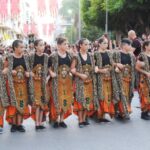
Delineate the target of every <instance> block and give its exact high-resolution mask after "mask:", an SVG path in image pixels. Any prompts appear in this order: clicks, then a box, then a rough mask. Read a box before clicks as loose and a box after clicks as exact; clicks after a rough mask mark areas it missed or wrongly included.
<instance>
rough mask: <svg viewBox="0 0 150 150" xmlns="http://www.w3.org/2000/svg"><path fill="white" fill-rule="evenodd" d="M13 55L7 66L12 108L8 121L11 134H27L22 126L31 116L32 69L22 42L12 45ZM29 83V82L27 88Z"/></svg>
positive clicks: (8, 109) (9, 57) (7, 116)
mask: <svg viewBox="0 0 150 150" xmlns="http://www.w3.org/2000/svg"><path fill="white" fill-rule="evenodd" d="M12 47H13V51H14V52H13V54H10V55H9V56H8V57H7V58H6V62H5V63H6V66H7V67H8V69H9V72H8V74H7V77H8V86H7V88H8V92H9V97H10V106H9V107H8V108H7V114H6V119H7V121H8V122H9V123H10V124H12V127H11V132H16V131H19V132H25V128H24V127H23V126H22V123H23V119H27V118H28V117H29V116H30V111H29V107H28V102H29V96H30V95H29V93H30V94H31V93H32V92H28V90H29V91H30V90H31V89H32V87H30V85H31V84H30V81H29V80H28V79H29V76H30V73H29V72H30V67H29V58H28V57H27V56H26V55H23V50H24V45H23V42H22V41H21V40H15V41H14V42H13V44H12ZM27 81H29V83H28V85H29V87H27Z"/></svg>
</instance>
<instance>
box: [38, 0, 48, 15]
mask: <svg viewBox="0 0 150 150" xmlns="http://www.w3.org/2000/svg"><path fill="white" fill-rule="evenodd" d="M37 4H38V12H39V14H40V15H42V14H44V13H45V11H46V5H45V0H37Z"/></svg>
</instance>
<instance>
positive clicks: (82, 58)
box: [71, 38, 97, 128]
mask: <svg viewBox="0 0 150 150" xmlns="http://www.w3.org/2000/svg"><path fill="white" fill-rule="evenodd" d="M78 45H79V53H78V54H77V55H76V56H75V57H74V59H73V62H72V66H71V71H72V73H73V74H74V76H75V87H76V88H75V102H74V112H75V113H77V114H78V118H79V127H80V128H83V127H84V126H85V125H89V122H88V121H87V120H86V118H87V117H88V116H89V115H92V113H93V112H94V110H95V109H96V106H97V94H96V77H95V74H94V69H95V63H94V56H93V55H91V54H90V53H88V52H87V51H88V46H89V41H88V40H87V39H84V38H83V39H81V40H79V43H78Z"/></svg>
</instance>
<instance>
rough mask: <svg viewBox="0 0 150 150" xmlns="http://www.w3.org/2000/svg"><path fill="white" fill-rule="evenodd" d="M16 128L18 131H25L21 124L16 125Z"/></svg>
mask: <svg viewBox="0 0 150 150" xmlns="http://www.w3.org/2000/svg"><path fill="white" fill-rule="evenodd" d="M17 130H18V131H19V132H25V131H26V130H25V128H24V127H23V126H22V125H19V126H18V127H17Z"/></svg>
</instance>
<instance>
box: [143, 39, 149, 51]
mask: <svg viewBox="0 0 150 150" xmlns="http://www.w3.org/2000/svg"><path fill="white" fill-rule="evenodd" d="M148 45H150V40H146V41H144V42H143V46H142V48H143V50H144V51H145V47H146V46H148Z"/></svg>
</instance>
